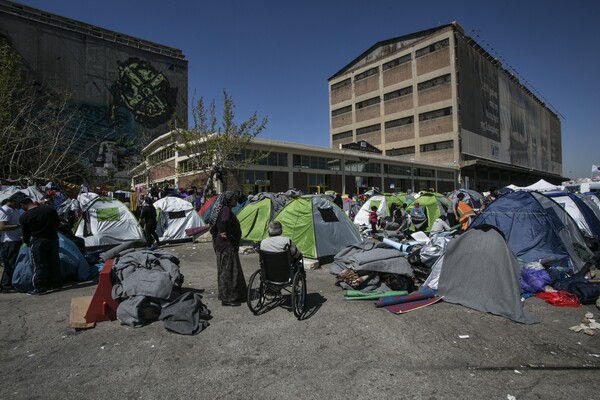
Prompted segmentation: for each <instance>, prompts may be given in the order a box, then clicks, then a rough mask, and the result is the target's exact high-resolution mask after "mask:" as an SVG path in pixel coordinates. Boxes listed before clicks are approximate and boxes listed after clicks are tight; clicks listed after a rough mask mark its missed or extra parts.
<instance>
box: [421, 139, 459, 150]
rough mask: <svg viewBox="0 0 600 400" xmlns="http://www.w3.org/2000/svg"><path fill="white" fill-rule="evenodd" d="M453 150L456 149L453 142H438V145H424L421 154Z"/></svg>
mask: <svg viewBox="0 0 600 400" xmlns="http://www.w3.org/2000/svg"><path fill="white" fill-rule="evenodd" d="M452 148H454V141H453V140H446V141H444V142H437V143H427V144H422V145H421V146H420V150H421V153H425V152H428V151H436V150H445V149H452Z"/></svg>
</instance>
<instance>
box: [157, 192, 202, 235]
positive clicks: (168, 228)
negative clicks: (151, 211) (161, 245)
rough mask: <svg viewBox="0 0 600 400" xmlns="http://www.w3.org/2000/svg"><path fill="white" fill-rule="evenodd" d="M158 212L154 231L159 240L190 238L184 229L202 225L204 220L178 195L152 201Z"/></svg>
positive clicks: (191, 205)
mask: <svg viewBox="0 0 600 400" xmlns="http://www.w3.org/2000/svg"><path fill="white" fill-rule="evenodd" d="M154 208H156V212H157V213H158V224H157V227H156V233H157V234H158V237H159V239H160V241H161V242H170V241H176V240H186V239H189V240H191V237H190V236H187V235H186V233H185V230H186V229H188V228H197V227H200V226H204V221H202V218H200V215H198V213H197V212H196V210H195V209H194V205H193V204H192V203H190V202H189V201H186V200H184V199H180V198H179V197H163V198H162V199H160V200H156V201H155V202H154Z"/></svg>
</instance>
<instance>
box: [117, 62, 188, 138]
mask: <svg viewBox="0 0 600 400" xmlns="http://www.w3.org/2000/svg"><path fill="white" fill-rule="evenodd" d="M118 64H119V77H118V79H117V80H116V81H115V82H114V83H113V85H112V86H111V88H110V91H111V93H112V96H113V104H112V111H113V114H114V113H115V112H116V109H117V108H118V107H121V106H122V107H125V108H126V109H128V110H129V111H130V112H131V113H132V115H133V117H134V119H135V121H136V122H138V123H139V124H140V125H142V126H144V127H146V128H150V129H152V128H156V127H157V126H159V125H161V124H164V123H165V122H167V121H169V120H170V119H171V117H172V116H173V113H174V112H175V104H176V100H177V88H173V87H171V85H170V83H169V81H168V79H167V77H166V76H165V75H164V74H163V73H162V72H159V71H157V70H156V69H155V68H154V67H153V66H152V65H151V64H150V63H149V62H147V61H142V60H140V59H139V58H130V59H129V60H127V61H126V62H124V63H121V62H119V63H118Z"/></svg>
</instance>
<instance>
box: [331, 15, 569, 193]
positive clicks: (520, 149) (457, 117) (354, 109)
mask: <svg viewBox="0 0 600 400" xmlns="http://www.w3.org/2000/svg"><path fill="white" fill-rule="evenodd" d="M329 109H330V139H331V147H332V148H343V147H347V146H352V145H354V144H355V143H356V142H357V141H366V142H368V143H369V144H370V145H372V146H374V147H376V148H377V149H379V150H381V151H382V152H383V154H384V155H386V156H388V157H390V158H392V159H398V160H414V162H428V163H433V164H437V165H450V166H454V167H455V170H456V172H457V173H458V183H459V184H460V185H461V186H463V187H469V188H471V189H475V190H479V191H484V190H487V189H488V188H489V187H490V186H496V187H502V186H505V185H507V184H510V183H512V184H516V185H524V184H530V183H533V182H535V181H537V180H539V179H540V178H544V179H546V180H548V181H551V182H553V183H559V182H560V181H561V180H563V179H562V177H561V174H562V148H561V130H560V120H559V118H558V116H557V114H556V113H555V112H553V111H552V110H550V109H549V108H548V107H547V106H546V105H545V104H544V102H542V101H541V100H540V99H539V98H537V97H536V96H535V95H534V94H533V93H532V92H531V91H530V90H529V89H527V88H526V87H525V86H524V85H522V84H521V83H520V82H519V81H518V79H517V78H516V77H515V76H513V74H511V73H510V72H509V71H507V70H506V69H504V68H503V67H502V65H501V63H500V62H499V61H498V60H496V59H494V58H493V57H492V56H491V55H490V54H488V53H487V52H486V51H485V50H484V49H482V48H481V47H480V46H479V45H478V44H477V43H476V42H475V41H474V40H473V39H471V38H470V37H468V36H466V35H465V33H464V30H463V28H462V27H461V26H460V25H458V24H457V23H451V24H448V25H444V26H440V27H437V28H433V29H429V30H425V31H421V32H417V33H413V34H409V35H405V36H400V37H397V38H393V39H390V40H385V41H382V42H378V43H376V44H374V45H373V46H371V47H370V48H369V49H368V50H366V51H365V52H364V53H362V54H361V55H359V56H358V57H356V58H355V59H354V60H352V61H351V62H350V63H348V64H347V65H346V66H344V67H343V68H342V69H341V70H340V71H338V72H337V73H335V74H334V75H333V76H332V77H331V78H329Z"/></svg>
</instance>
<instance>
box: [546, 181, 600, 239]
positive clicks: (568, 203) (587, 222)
mask: <svg viewBox="0 0 600 400" xmlns="http://www.w3.org/2000/svg"><path fill="white" fill-rule="evenodd" d="M544 194H545V195H546V196H548V197H550V198H551V199H552V200H554V201H555V202H557V203H558V204H560V206H561V207H562V208H564V209H565V210H566V211H567V213H569V215H570V216H571V217H572V218H573V219H574V220H575V222H576V223H577V226H578V227H579V229H581V231H582V232H583V233H584V234H586V235H587V236H590V237H592V236H593V237H595V238H596V239H600V220H598V218H597V217H596V215H595V214H594V212H593V211H592V209H591V208H590V207H589V206H588V205H587V204H585V203H584V202H583V200H581V199H580V198H579V197H578V196H577V195H575V194H573V193H567V192H547V193H544Z"/></svg>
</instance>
